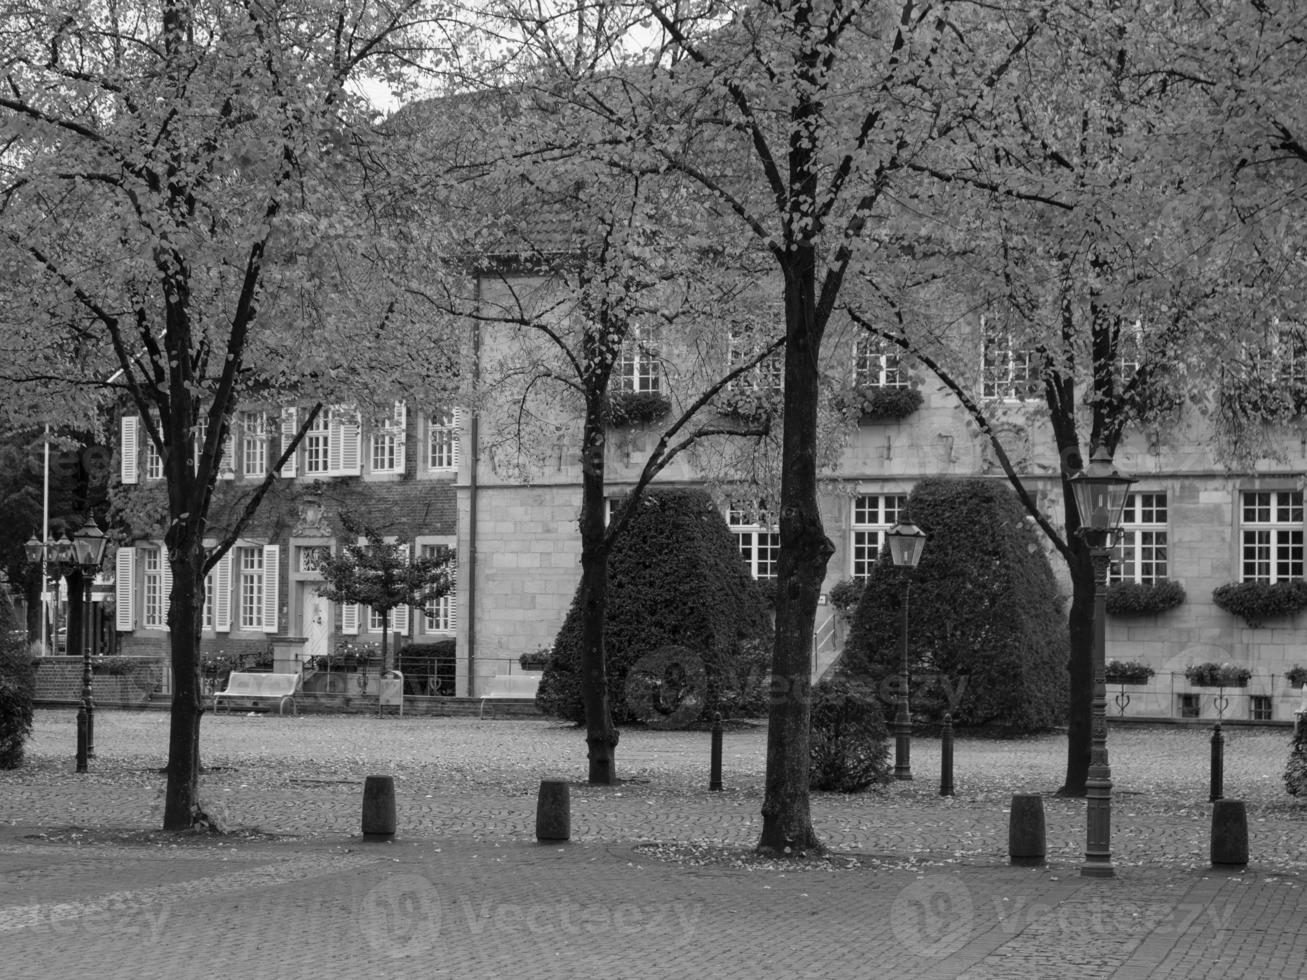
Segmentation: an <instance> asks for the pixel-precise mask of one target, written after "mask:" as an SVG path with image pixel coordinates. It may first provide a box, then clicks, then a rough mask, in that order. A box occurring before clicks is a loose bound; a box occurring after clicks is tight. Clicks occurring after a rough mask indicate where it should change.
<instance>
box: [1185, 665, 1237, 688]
mask: <svg viewBox="0 0 1307 980" xmlns="http://www.w3.org/2000/svg"><path fill="white" fill-rule="evenodd" d="M1184 676H1185V679H1186V680H1188V681H1189V683H1190V684H1192V685H1194V687H1247V686H1248V681H1249V679H1250V678H1251V677H1252V676H1253V672H1252V671H1251V670H1249V669H1248V668H1247V667H1244V666H1242V665H1240V664H1218V663H1211V662H1209V663H1204V664H1190V665H1189V666H1188V667H1186V668H1185V669H1184Z"/></svg>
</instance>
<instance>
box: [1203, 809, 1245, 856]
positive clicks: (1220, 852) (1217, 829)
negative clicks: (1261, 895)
mask: <svg viewBox="0 0 1307 980" xmlns="http://www.w3.org/2000/svg"><path fill="white" fill-rule="evenodd" d="M1247 863H1248V810H1247V808H1246V807H1245V806H1244V804H1243V800H1217V801H1216V802H1215V803H1213V804H1212V867H1214V868H1219V867H1244V866H1245V865H1246V864H1247Z"/></svg>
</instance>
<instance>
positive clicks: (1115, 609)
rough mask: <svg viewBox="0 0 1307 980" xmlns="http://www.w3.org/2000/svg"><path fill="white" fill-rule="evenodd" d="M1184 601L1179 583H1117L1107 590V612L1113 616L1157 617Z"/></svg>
mask: <svg viewBox="0 0 1307 980" xmlns="http://www.w3.org/2000/svg"><path fill="white" fill-rule="evenodd" d="M1184 600H1185V591H1184V586H1183V585H1181V584H1180V583H1179V582H1169V581H1161V582H1153V583H1151V584H1141V583H1138V582H1117V583H1115V584H1113V585H1109V586H1108V588H1107V611H1108V612H1109V613H1111V614H1112V615H1113V616H1157V615H1159V614H1161V613H1164V612H1166V611H1167V610H1170V609H1174V608H1175V607H1176V606H1179V605H1182V604H1183V603H1184Z"/></svg>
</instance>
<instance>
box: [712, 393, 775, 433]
mask: <svg viewBox="0 0 1307 980" xmlns="http://www.w3.org/2000/svg"><path fill="white" fill-rule="evenodd" d="M779 402H780V392H779V391H770V390H767V389H763V388H728V389H726V391H724V392H722V393H721V394H720V395H719V396H718V397H717V411H718V412H720V413H721V414H722V415H725V416H726V417H727V418H732V419H736V420H738V421H740V422H748V423H749V424H751V425H766V424H768V423H769V422H771V419H772V417H773V416H774V415H775V414H776V413H777V411H778V409H779Z"/></svg>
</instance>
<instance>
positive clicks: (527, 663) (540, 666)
mask: <svg viewBox="0 0 1307 980" xmlns="http://www.w3.org/2000/svg"><path fill="white" fill-rule="evenodd" d="M553 656H554V651H553V650H552V649H550V648H549V647H541V648H540V649H539V650H532V651H531V652H530V653H524V654H522V656H520V657H518V658H517V662H518V664H519V665H520V666H521V668H522V669H523V670H544V669H545V668H546V667H548V666H549V661H550V659H552V658H553Z"/></svg>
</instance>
